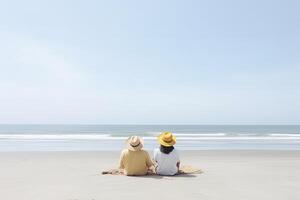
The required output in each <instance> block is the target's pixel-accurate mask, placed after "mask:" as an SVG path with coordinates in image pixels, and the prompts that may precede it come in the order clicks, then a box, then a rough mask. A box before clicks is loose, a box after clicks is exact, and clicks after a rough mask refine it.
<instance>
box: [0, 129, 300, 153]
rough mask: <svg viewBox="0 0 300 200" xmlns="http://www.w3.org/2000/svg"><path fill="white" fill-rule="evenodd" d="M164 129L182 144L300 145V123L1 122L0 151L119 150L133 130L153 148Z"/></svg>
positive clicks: (202, 146)
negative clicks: (103, 123)
mask: <svg viewBox="0 0 300 200" xmlns="http://www.w3.org/2000/svg"><path fill="white" fill-rule="evenodd" d="M162 131H170V132H172V133H174V134H175V136H176V137H177V143H176V147H177V148H178V149H180V150H213V149H216V150H234V149H240V150H263V149H265V150H300V125H0V151H120V150H121V149H122V148H124V146H125V140H126V139H127V138H128V137H129V136H131V135H139V136H142V137H143V139H144V142H145V149H147V150H152V149H153V148H155V147H157V146H158V144H157V141H156V137H157V135H159V134H160V133H161V132H162Z"/></svg>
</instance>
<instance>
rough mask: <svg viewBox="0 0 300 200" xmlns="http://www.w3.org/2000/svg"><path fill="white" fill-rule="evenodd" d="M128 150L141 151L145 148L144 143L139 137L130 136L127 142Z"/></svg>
mask: <svg viewBox="0 0 300 200" xmlns="http://www.w3.org/2000/svg"><path fill="white" fill-rule="evenodd" d="M126 143H127V148H128V149H129V150H131V151H139V150H141V149H142V148H143V146H144V141H143V139H142V138H141V137H139V136H130V137H129V138H128V139H127V141H126Z"/></svg>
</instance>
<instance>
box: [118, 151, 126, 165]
mask: <svg viewBox="0 0 300 200" xmlns="http://www.w3.org/2000/svg"><path fill="white" fill-rule="evenodd" d="M124 168H125V166H124V151H122V153H121V156H120V161H119V169H124Z"/></svg>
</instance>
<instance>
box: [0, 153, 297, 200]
mask: <svg viewBox="0 0 300 200" xmlns="http://www.w3.org/2000/svg"><path fill="white" fill-rule="evenodd" d="M118 156H119V154H118V152H11V153H8V152H6V153H5V152H2V153H0V199H3V200H100V199H104V200H106V199H107V200H109V199H130V200H138V199H161V200H162V199H175V200H176V199H200V200H207V199H220V200H227V199H228V200H246V199H249V200H250V199H251V200H258V199H263V200H268V199H270V200H277V199H280V200H299V199H300V151H186V152H181V158H182V163H183V164H190V165H193V166H196V167H200V168H201V169H203V170H204V173H203V174H197V175H184V176H177V177H159V176H149V177H126V176H113V175H101V174H100V172H101V171H102V170H105V169H109V168H113V167H115V166H116V163H117V161H118Z"/></svg>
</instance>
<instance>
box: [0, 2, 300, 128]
mask: <svg viewBox="0 0 300 200" xmlns="http://www.w3.org/2000/svg"><path fill="white" fill-rule="evenodd" d="M299 10H300V2H299V1H297V0H295V1H291V0H285V1H283V0H281V1H277V0H259V1H258V0H251V1H250V0H249V1H240V0H236V1H231V0H228V1H223V0H212V1H198V0H194V1H193V0H184V1H183V0H181V1H178V0H164V1H161V0H151V1H144V0H128V1H124V0H119V1H117V0H110V1H101V0H93V1H91V0H86V1H76V0H72V1H71V0H64V1H61V0H51V1H45V0H44V1H43V0H38V1H33V0H27V1H21V0H10V1H0V124H27V123H28V124H300V12H299Z"/></svg>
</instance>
